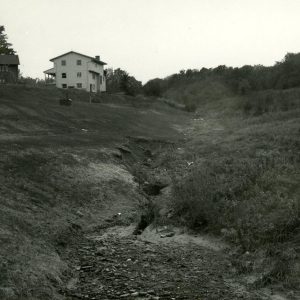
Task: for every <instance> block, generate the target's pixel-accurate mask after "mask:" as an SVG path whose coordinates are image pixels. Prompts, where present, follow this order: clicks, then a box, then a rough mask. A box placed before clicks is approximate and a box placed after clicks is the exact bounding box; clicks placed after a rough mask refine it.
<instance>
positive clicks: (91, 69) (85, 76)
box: [44, 51, 106, 93]
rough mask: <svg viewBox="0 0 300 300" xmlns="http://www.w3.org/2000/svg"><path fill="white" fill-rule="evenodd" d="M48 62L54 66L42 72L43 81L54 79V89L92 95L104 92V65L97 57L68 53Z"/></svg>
mask: <svg viewBox="0 0 300 300" xmlns="http://www.w3.org/2000/svg"><path fill="white" fill-rule="evenodd" d="M50 61H51V62H53V64H54V66H53V68H51V69H49V70H46V71H44V73H45V79H46V81H47V80H50V79H54V82H55V84H56V87H58V88H63V89H66V88H76V89H85V90H87V91H91V92H94V93H96V92H105V91H106V77H105V71H104V65H106V63H105V62H103V61H101V60H100V57H99V56H95V57H91V56H88V55H84V54H80V53H78V52H74V51H70V52H67V53H64V54H62V55H59V56H57V57H54V58H52V59H50Z"/></svg>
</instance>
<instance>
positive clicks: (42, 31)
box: [0, 0, 300, 82]
mask: <svg viewBox="0 0 300 300" xmlns="http://www.w3.org/2000/svg"><path fill="white" fill-rule="evenodd" d="M2 24H3V25H4V26H5V28H6V33H7V35H8V37H9V42H11V43H12V44H13V46H14V48H15V50H16V51H17V52H18V55H19V56H20V61H21V67H20V68H21V72H22V74H23V75H24V76H31V77H39V78H43V71H44V70H46V69H48V68H50V67H52V65H51V62H50V61H49V59H50V58H52V57H55V56H58V55H60V54H62V53H64V52H67V51H70V50H73V51H77V52H81V53H83V54H87V55H90V56H95V55H100V57H101V60H103V61H105V62H106V63H107V64H108V67H113V68H117V67H120V68H122V69H125V70H127V71H128V72H129V73H130V74H131V75H133V76H135V77H136V78H137V79H138V80H142V81H143V82H145V81H147V80H149V79H152V78H155V77H160V78H162V77H165V76H167V75H170V74H172V73H175V72H178V71H179V70H181V69H188V68H191V69H200V68H202V67H208V68H209V67H216V66H218V65H221V64H226V65H227V66H242V65H245V64H252V65H253V64H263V65H273V64H274V63H275V62H276V61H279V60H281V59H282V58H283V56H284V55H285V54H286V53H287V52H300V0H0V25H2Z"/></svg>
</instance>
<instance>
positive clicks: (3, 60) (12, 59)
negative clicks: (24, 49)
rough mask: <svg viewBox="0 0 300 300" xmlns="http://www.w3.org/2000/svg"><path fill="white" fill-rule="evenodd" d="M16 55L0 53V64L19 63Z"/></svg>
mask: <svg viewBox="0 0 300 300" xmlns="http://www.w3.org/2000/svg"><path fill="white" fill-rule="evenodd" d="M19 64H20V61H19V56H18V55H6V54H0V65H19Z"/></svg>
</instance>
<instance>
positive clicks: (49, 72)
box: [44, 68, 55, 75]
mask: <svg viewBox="0 0 300 300" xmlns="http://www.w3.org/2000/svg"><path fill="white" fill-rule="evenodd" d="M44 73H45V74H50V75H53V74H55V69H54V68H51V69H48V70H46V71H44Z"/></svg>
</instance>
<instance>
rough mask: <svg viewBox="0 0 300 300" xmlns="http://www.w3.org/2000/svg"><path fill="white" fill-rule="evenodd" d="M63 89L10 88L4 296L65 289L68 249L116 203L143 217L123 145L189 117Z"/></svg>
mask: <svg viewBox="0 0 300 300" xmlns="http://www.w3.org/2000/svg"><path fill="white" fill-rule="evenodd" d="M60 96H61V95H60V92H59V91H57V90H52V89H50V90H48V89H33V88H22V87H14V86H13V87H10V86H8V87H6V88H4V89H3V88H2V87H1V90H0V182H1V185H0V189H1V193H0V245H1V246H0V258H1V264H0V298H1V299H61V298H62V296H61V295H59V294H58V293H57V288H59V287H61V285H62V284H63V278H64V277H65V276H68V272H69V271H68V270H69V266H68V262H67V261H64V259H63V258H62V255H63V253H64V252H65V251H66V249H68V247H70V246H71V245H72V243H73V242H75V241H76V240H77V239H80V237H81V235H82V232H83V231H84V230H85V229H86V228H88V227H90V226H95V225H97V224H99V223H101V222H103V220H104V219H105V218H109V217H111V215H114V214H115V213H116V211H119V210H122V211H126V212H127V213H124V214H123V216H122V218H124V222H128V221H129V220H132V219H134V218H135V215H136V210H137V208H138V205H139V202H141V201H142V197H141V195H140V194H139V193H138V192H137V191H136V190H135V185H133V184H132V176H131V175H130V174H129V173H128V172H127V170H126V169H125V167H124V166H123V163H122V154H121V152H120V150H118V149H117V148H118V147H119V146H120V145H123V144H124V143H125V142H126V140H127V139H128V136H141V135H142V136H146V137H147V136H148V137H151V138H153V139H167V140H172V139H173V140H176V139H178V138H180V136H179V135H178V132H177V131H176V130H175V129H173V125H172V124H173V123H182V122H185V121H186V116H185V115H184V114H183V113H182V112H178V111H176V110H172V109H170V108H168V107H164V108H160V109H157V107H155V105H152V104H148V103H135V102H130V101H124V100H123V103H122V101H121V102H120V103H119V102H115V103H114V104H99V103H93V104H89V103H86V102H84V101H82V99H80V97H79V96H82V95H81V94H80V95H79V96H78V95H74V99H73V100H74V101H73V106H72V107H64V106H60V105H59V104H58V99H59V97H60ZM76 97H77V98H76ZM115 206H116V207H115ZM104 209H105V215H103V213H102V212H103V211H104Z"/></svg>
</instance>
